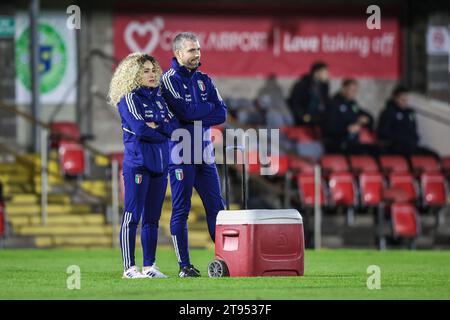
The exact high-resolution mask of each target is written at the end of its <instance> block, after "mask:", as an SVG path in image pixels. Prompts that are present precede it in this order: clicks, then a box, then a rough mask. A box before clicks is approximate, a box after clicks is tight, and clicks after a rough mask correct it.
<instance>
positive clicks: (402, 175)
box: [389, 172, 417, 201]
mask: <svg viewBox="0 0 450 320" xmlns="http://www.w3.org/2000/svg"><path fill="white" fill-rule="evenodd" d="M389 185H390V187H391V188H394V189H402V190H403V191H404V192H405V195H406V200H407V201H414V200H416V199H417V192H416V186H415V182H414V178H413V176H412V175H411V174H410V173H406V172H393V173H391V174H390V175H389Z"/></svg>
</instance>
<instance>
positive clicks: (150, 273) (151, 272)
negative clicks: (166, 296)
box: [142, 264, 168, 278]
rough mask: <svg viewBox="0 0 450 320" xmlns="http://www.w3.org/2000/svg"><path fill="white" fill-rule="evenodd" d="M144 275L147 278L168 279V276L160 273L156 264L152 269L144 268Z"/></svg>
mask: <svg viewBox="0 0 450 320" xmlns="http://www.w3.org/2000/svg"><path fill="white" fill-rule="evenodd" d="M142 274H143V275H144V277H147V278H168V276H166V275H165V274H164V273H162V272H161V271H159V268H158V267H157V266H156V264H153V265H152V266H151V267H144V268H142Z"/></svg>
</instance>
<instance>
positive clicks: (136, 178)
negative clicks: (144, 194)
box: [134, 174, 142, 184]
mask: <svg viewBox="0 0 450 320" xmlns="http://www.w3.org/2000/svg"><path fill="white" fill-rule="evenodd" d="M134 182H136V184H141V183H142V174H136V175H135V176H134Z"/></svg>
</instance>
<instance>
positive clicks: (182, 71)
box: [172, 57, 202, 78]
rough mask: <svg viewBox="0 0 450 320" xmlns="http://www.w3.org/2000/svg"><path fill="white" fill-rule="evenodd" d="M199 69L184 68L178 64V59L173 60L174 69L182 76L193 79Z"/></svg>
mask: <svg viewBox="0 0 450 320" xmlns="http://www.w3.org/2000/svg"><path fill="white" fill-rule="evenodd" d="M201 65H202V64H201V63H199V64H198V67H200V66H201ZM198 67H197V68H195V69H188V68H186V67H185V66H182V65H180V64H179V63H178V61H177V58H175V57H173V58H172V68H173V69H174V70H175V71H176V72H179V73H180V74H182V75H183V76H185V77H188V78H190V77H192V76H193V75H194V73H195V72H197V69H198Z"/></svg>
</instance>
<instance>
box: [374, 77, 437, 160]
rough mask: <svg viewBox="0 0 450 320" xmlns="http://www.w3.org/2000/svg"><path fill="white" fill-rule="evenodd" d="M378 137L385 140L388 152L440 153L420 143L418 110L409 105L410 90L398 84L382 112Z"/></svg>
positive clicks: (384, 145) (384, 143)
mask: <svg viewBox="0 0 450 320" xmlns="http://www.w3.org/2000/svg"><path fill="white" fill-rule="evenodd" d="M377 131H378V138H379V139H380V140H381V141H382V142H383V147H384V148H385V151H386V152H387V153H391V154H401V155H404V156H406V157H409V156H411V155H415V154H419V155H432V156H434V157H436V158H439V155H438V154H437V153H436V152H434V151H432V150H430V149H427V148H424V147H421V146H420V145H419V140H420V136H419V134H418V133H417V120H416V112H415V111H414V109H413V108H412V107H410V105H409V90H408V89H407V88H406V87H404V86H402V85H399V86H397V87H396V88H395V89H394V90H393V92H392V95H391V97H390V99H389V100H388V101H387V103H386V107H385V108H384V110H383V111H382V112H381V115H380V118H379V122H378V128H377Z"/></svg>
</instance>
